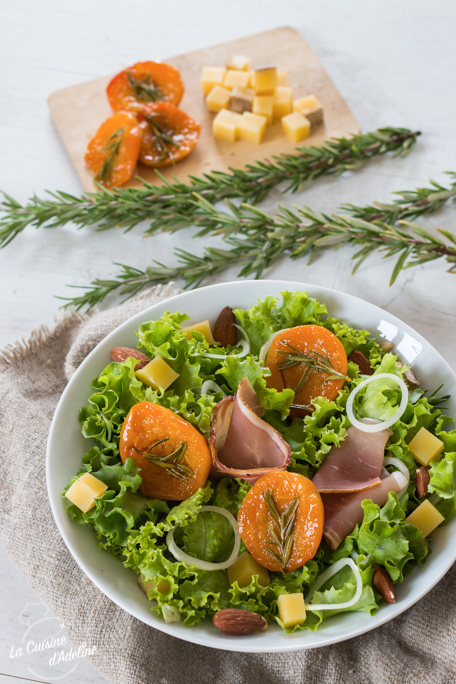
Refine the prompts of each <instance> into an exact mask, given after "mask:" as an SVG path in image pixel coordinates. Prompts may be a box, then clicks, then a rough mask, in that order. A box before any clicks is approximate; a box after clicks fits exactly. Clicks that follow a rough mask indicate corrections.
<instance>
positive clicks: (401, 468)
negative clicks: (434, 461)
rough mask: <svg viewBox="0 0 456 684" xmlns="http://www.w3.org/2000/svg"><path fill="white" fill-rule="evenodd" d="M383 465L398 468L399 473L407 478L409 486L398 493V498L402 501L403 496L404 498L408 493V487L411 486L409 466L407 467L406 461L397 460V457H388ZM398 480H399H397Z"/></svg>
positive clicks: (405, 486)
mask: <svg viewBox="0 0 456 684" xmlns="http://www.w3.org/2000/svg"><path fill="white" fill-rule="evenodd" d="M383 465H384V466H387V465H392V466H394V467H395V468H397V469H398V470H399V472H401V473H402V475H403V476H404V477H405V478H406V480H407V484H406V485H404V486H403V487H402V489H400V490H399V491H398V493H397V496H398V498H399V499H400V498H401V496H403V495H404V494H405V492H406V491H407V489H408V486H409V484H410V470H409V469H408V468H407V466H406V465H405V463H404V461H401V459H400V458H396V457H395V456H388V457H387V458H385V459H384V460H383ZM396 479H397V478H396Z"/></svg>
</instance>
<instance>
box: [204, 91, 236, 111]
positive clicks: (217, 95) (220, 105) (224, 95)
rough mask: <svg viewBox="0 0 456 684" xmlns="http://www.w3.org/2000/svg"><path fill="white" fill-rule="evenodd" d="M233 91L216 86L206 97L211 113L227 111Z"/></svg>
mask: <svg viewBox="0 0 456 684" xmlns="http://www.w3.org/2000/svg"><path fill="white" fill-rule="evenodd" d="M230 95H231V90H228V88H224V87H223V86H220V85H216V86H214V87H213V88H212V90H211V92H210V93H209V95H207V97H206V104H207V108H208V110H209V111H210V112H219V111H220V110H221V109H226V108H227V107H228V105H229V102H230Z"/></svg>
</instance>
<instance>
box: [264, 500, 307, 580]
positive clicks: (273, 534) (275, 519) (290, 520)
mask: <svg viewBox="0 0 456 684" xmlns="http://www.w3.org/2000/svg"><path fill="white" fill-rule="evenodd" d="M263 498H264V500H265V503H266V507H267V509H268V541H266V542H265V544H264V546H263V551H265V552H266V553H267V554H268V555H269V556H271V558H274V560H275V561H277V562H278V563H279V565H280V569H281V570H282V572H284V571H285V568H286V567H287V564H288V561H289V560H290V555H291V550H292V548H293V536H294V526H295V522H296V512H297V510H298V506H299V497H298V496H297V497H296V498H294V499H292V500H291V501H290V503H289V504H288V506H287V507H286V509H285V511H284V512H283V513H282V515H280V513H279V511H278V510H277V506H276V503H275V501H274V496H273V493H272V491H271V490H270V489H267V490H265V491H264V492H263ZM271 547H272V548H271Z"/></svg>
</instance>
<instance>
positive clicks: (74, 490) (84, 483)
mask: <svg viewBox="0 0 456 684" xmlns="http://www.w3.org/2000/svg"><path fill="white" fill-rule="evenodd" d="M107 489H108V487H107V485H105V483H104V482H102V481H101V480H99V479H98V478H97V477H94V476H93V475H91V474H90V473H84V474H83V475H81V476H80V477H78V479H77V480H75V481H74V482H73V484H72V485H71V487H69V489H68V490H67V491H66V492H65V496H66V498H67V499H68V500H69V501H71V503H72V504H74V505H75V506H77V507H78V508H79V509H80V510H81V511H82V512H83V513H87V511H90V509H91V508H93V507H94V506H95V499H96V498H97V497H99V496H101V495H102V494H104V493H105V491H106V490H107Z"/></svg>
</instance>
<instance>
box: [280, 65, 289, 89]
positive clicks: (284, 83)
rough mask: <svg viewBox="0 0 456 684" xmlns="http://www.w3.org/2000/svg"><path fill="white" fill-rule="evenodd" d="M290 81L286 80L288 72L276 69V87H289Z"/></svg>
mask: <svg viewBox="0 0 456 684" xmlns="http://www.w3.org/2000/svg"><path fill="white" fill-rule="evenodd" d="M289 85H290V81H289V80H288V71H284V70H283V69H277V87H278V88H281V87H282V86H283V87H286V86H289Z"/></svg>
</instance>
